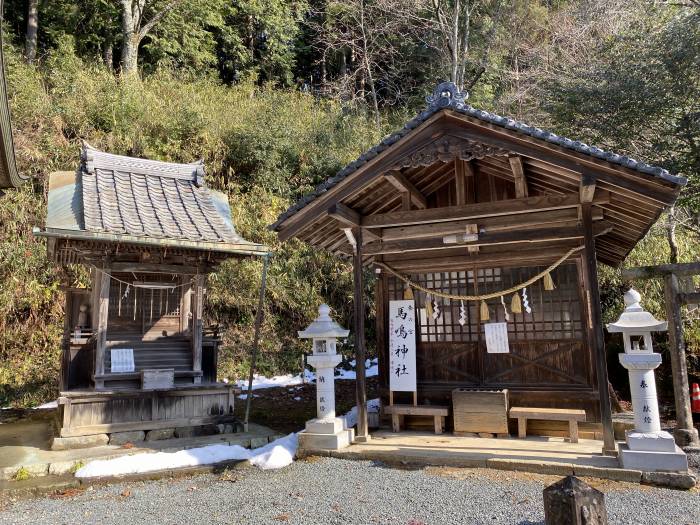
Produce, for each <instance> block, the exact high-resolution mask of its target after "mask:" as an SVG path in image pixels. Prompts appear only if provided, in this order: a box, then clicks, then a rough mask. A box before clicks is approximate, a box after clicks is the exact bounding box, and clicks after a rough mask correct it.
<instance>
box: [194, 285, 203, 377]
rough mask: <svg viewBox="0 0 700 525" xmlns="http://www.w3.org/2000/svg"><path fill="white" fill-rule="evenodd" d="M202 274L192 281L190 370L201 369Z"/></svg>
mask: <svg viewBox="0 0 700 525" xmlns="http://www.w3.org/2000/svg"><path fill="white" fill-rule="evenodd" d="M204 277H205V276H204V275H202V274H197V275H196V276H195V277H194V282H193V283H192V370H193V371H194V372H201V371H202V327H203V321H202V313H203V307H204ZM192 382H193V383H194V384H200V383H201V382H202V376H201V375H195V376H194V378H193V381H192Z"/></svg>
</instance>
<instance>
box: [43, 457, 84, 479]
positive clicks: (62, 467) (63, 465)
mask: <svg viewBox="0 0 700 525" xmlns="http://www.w3.org/2000/svg"><path fill="white" fill-rule="evenodd" d="M80 464H81V462H80V461H75V460H71V461H55V462H53V463H51V464H50V465H49V475H51V476H65V475H66V474H74V473H75V471H76V470H77V467H78V466H79V465H80Z"/></svg>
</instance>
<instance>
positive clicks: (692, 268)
mask: <svg viewBox="0 0 700 525" xmlns="http://www.w3.org/2000/svg"><path fill="white" fill-rule="evenodd" d="M671 273H673V274H675V275H677V276H687V275H700V262H692V263H679V264H659V265H657V266H638V267H637V268H627V269H626V270H622V277H623V279H655V278H659V277H664V276H666V275H668V274H671Z"/></svg>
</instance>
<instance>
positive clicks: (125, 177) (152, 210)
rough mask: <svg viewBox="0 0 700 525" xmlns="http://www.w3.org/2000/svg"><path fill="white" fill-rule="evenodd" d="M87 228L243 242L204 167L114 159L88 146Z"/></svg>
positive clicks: (84, 166) (84, 176)
mask: <svg viewBox="0 0 700 525" xmlns="http://www.w3.org/2000/svg"><path fill="white" fill-rule="evenodd" d="M81 172H82V197H83V210H84V224H85V229H86V230H87V231H90V232H100V233H109V234H118V235H130V236H135V237H149V238H156V239H177V240H188V241H205V242H216V243H240V242H246V241H244V240H243V239H242V238H241V237H240V236H239V235H238V234H237V233H236V231H235V229H234V228H233V225H232V224H231V222H230V218H225V217H223V215H222V214H221V213H220V212H219V210H218V209H217V207H216V206H215V202H214V199H213V198H212V193H211V191H210V190H209V189H208V188H207V187H206V185H205V184H204V166H203V164H201V163H195V164H174V163H168V162H160V161H154V160H144V159H136V158H131V157H124V156H121V155H112V154H109V153H104V152H101V151H97V150H95V149H93V148H91V147H90V146H87V145H86V146H84V148H83V153H82V164H81Z"/></svg>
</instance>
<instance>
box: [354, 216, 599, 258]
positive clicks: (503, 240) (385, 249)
mask: <svg viewBox="0 0 700 525" xmlns="http://www.w3.org/2000/svg"><path fill="white" fill-rule="evenodd" d="M611 229H612V226H611V225H610V223H608V222H606V221H599V222H598V223H597V224H596V225H595V228H594V230H595V235H596V236H597V235H604V234H605V233H608V232H609V231H610V230H611ZM583 236H584V231H583V228H582V227H581V226H574V227H563V228H561V227H551V228H538V229H531V230H528V229H521V230H518V231H509V232H496V233H481V234H479V239H478V240H476V241H472V242H463V243H460V245H461V246H493V245H497V244H517V243H541V242H551V241H561V240H567V239H580V238H583ZM454 246H455V245H454V244H445V242H444V241H443V238H442V237H438V238H428V239H409V240H403V241H379V242H376V243H374V242H373V243H370V244H367V245H365V246H364V248H363V252H364V253H365V255H379V254H383V253H404V252H412V251H425V250H444V249H447V248H454Z"/></svg>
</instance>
